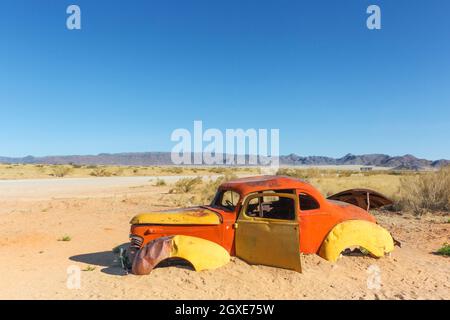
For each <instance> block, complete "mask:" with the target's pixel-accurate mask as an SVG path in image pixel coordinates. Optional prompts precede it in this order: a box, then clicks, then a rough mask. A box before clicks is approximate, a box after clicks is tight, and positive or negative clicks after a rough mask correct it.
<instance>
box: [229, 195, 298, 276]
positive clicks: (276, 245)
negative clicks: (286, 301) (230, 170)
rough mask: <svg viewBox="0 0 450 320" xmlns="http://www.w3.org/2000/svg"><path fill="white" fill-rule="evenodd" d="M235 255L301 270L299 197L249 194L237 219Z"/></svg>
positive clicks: (270, 264)
mask: <svg viewBox="0 0 450 320" xmlns="http://www.w3.org/2000/svg"><path fill="white" fill-rule="evenodd" d="M235 227H236V234H235V244H236V256H238V257H239V258H241V259H243V260H244V261H246V262H247V263H250V264H261V265H267V266H273V267H280V268H285V269H290V270H295V271H298V272H301V262H300V246H299V225H298V199H297V197H296V196H295V195H293V194H289V193H259V194H253V195H250V196H248V197H247V198H246V199H245V201H244V204H243V206H242V208H241V210H240V213H239V217H238V219H237V223H236V225H235Z"/></svg>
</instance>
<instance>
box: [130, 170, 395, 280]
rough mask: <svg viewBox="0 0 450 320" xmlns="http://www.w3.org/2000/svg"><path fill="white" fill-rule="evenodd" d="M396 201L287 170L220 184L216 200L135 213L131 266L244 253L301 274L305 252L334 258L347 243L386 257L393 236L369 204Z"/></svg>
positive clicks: (206, 264) (213, 260) (144, 270)
mask: <svg viewBox="0 0 450 320" xmlns="http://www.w3.org/2000/svg"><path fill="white" fill-rule="evenodd" d="M390 203H391V201H390V200H389V199H387V198H386V197H384V196H383V195H381V194H379V193H377V192H375V191H372V190H367V189H352V190H347V191H344V192H340V193H338V194H336V195H333V196H330V197H328V198H325V197H323V196H322V195H321V194H320V192H319V191H318V190H317V189H316V188H314V187H313V186H312V185H310V184H308V183H306V182H305V181H302V180H299V179H295V178H291V177H285V176H257V177H248V178H241V179H236V180H233V181H228V182H225V183H223V184H222V185H220V186H219V188H218V190H217V193H216V195H215V197H214V199H213V201H212V203H211V204H210V205H207V206H197V207H191V208H185V209H175V210H166V211H158V212H148V213H142V214H139V215H137V216H135V217H134V218H132V220H131V222H130V223H131V232H130V240H131V242H130V247H129V250H127V252H126V260H127V263H126V264H125V265H126V266H128V268H130V269H131V271H132V273H134V274H149V273H150V272H151V270H152V269H153V268H154V267H155V266H156V265H158V264H159V263H161V262H163V261H164V262H167V261H171V260H173V259H175V260H178V261H184V262H185V263H189V264H190V265H191V267H193V268H194V269H195V270H197V271H200V270H204V269H214V268H218V267H220V266H222V265H224V264H226V263H227V262H229V260H230V256H237V257H239V258H241V259H242V260H244V261H246V262H247V263H249V264H260V265H267V266H273V267H281V268H285V269H291V270H295V271H298V272H301V254H318V255H319V256H320V257H322V258H324V259H326V260H328V261H331V262H335V261H336V260H337V259H338V258H339V257H340V255H341V252H343V251H344V250H345V249H348V248H364V249H365V250H366V251H367V252H368V253H369V254H370V255H371V256H373V257H382V256H383V255H384V254H385V253H389V252H391V251H392V250H393V249H394V240H393V238H392V237H391V235H390V233H389V232H388V231H387V230H385V229H384V228H382V227H381V226H379V225H378V224H377V223H376V220H375V218H374V217H373V216H372V215H371V214H369V212H368V210H369V209H370V208H377V207H381V206H384V205H388V204H390Z"/></svg>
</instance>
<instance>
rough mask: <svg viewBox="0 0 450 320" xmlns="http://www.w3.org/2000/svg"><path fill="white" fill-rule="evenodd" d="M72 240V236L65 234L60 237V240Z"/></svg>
mask: <svg viewBox="0 0 450 320" xmlns="http://www.w3.org/2000/svg"><path fill="white" fill-rule="evenodd" d="M70 240H72V237H71V236H68V235H65V236H62V237H61V238H59V239H58V241H70Z"/></svg>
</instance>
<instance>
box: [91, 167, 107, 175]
mask: <svg viewBox="0 0 450 320" xmlns="http://www.w3.org/2000/svg"><path fill="white" fill-rule="evenodd" d="M90 175H91V176H94V177H110V176H111V175H112V173H111V172H110V171H108V170H107V169H106V168H101V167H96V168H95V169H94V170H92V171H91V173H90Z"/></svg>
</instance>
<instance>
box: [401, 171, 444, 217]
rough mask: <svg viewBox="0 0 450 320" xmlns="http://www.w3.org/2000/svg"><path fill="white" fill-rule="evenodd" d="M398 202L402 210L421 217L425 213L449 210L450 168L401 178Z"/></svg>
mask: <svg viewBox="0 0 450 320" xmlns="http://www.w3.org/2000/svg"><path fill="white" fill-rule="evenodd" d="M400 181H401V185H400V194H401V197H400V200H399V204H400V207H401V208H402V209H407V210H412V211H413V212H414V213H415V214H418V215H421V214H423V213H425V212H427V211H433V212H438V211H447V212H448V211H449V210H450V167H445V168H441V169H440V170H439V171H436V172H429V173H423V174H419V175H416V176H409V177H403V178H401V180H400Z"/></svg>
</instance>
